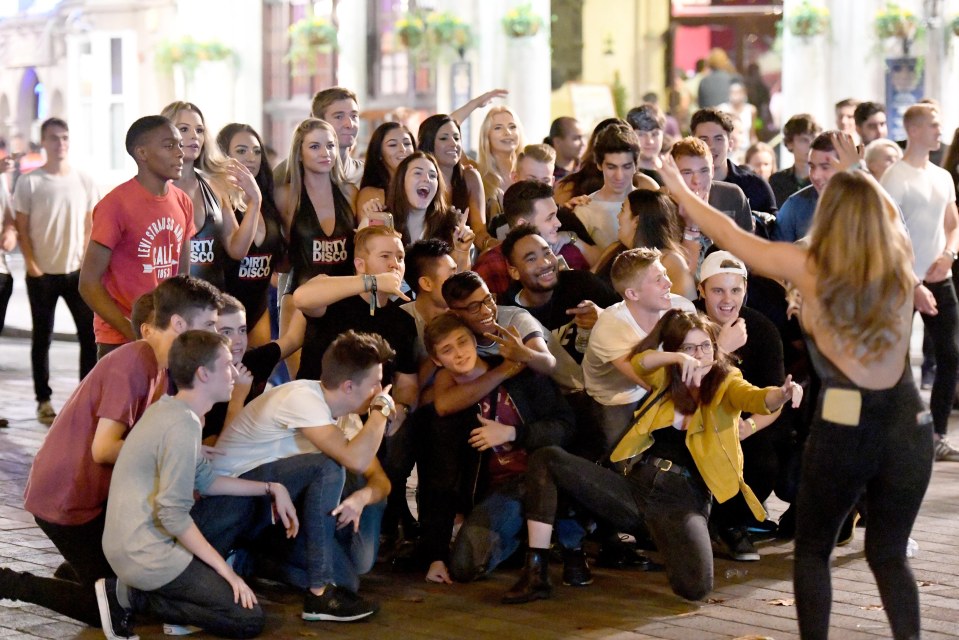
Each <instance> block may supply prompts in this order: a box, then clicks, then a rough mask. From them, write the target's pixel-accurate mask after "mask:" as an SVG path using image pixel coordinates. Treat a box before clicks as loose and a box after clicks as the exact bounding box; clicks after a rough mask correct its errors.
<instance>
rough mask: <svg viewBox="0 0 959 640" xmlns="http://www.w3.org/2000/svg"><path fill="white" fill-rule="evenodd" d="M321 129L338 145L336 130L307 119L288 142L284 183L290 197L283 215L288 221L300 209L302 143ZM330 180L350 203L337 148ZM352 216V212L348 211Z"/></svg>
mask: <svg viewBox="0 0 959 640" xmlns="http://www.w3.org/2000/svg"><path fill="white" fill-rule="evenodd" d="M317 129H323V130H324V131H326V132H327V133H329V134H330V135H332V136H333V142H334V143H335V144H338V143H337V142H336V141H337V137H336V129H334V128H333V125H331V124H330V123H329V122H327V121H326V120H320V119H319V118H307V119H306V120H304V121H303V122H301V123H300V124H299V125H297V127H296V129H295V130H294V131H293V140H292V141H291V142H290V155H289V158H288V159H287V161H286V182H287V184H289V185H290V195H289V197H288V198H287V205H286V209H287V210H286V211H284V212H283V213H284V214H285V215H286V216H287V219H288V220H292V219H293V216H294V215H295V214H296V210H297V209H299V208H300V195H301V194H302V192H303V141H304V140H305V139H306V136H307V134H308V133H310V132H311V131H316V130H317ZM330 180H331V181H332V182H333V186H334V187H336V188H337V189H339V190H340V193H341V194H342V195H343V196H344V200H345V201H346V203H347V205H349V202H350V196H349V192H348V191H347V184H348V183H347V182H346V175H345V174H344V173H343V161H342V159H340V151H339V146H337V148H336V153H334V154H333V168H332V170H331V171H330ZM350 213H351V214H352V213H353V212H352V210H351V211H350Z"/></svg>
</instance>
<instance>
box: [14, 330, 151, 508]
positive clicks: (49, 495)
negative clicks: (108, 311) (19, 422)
mask: <svg viewBox="0 0 959 640" xmlns="http://www.w3.org/2000/svg"><path fill="white" fill-rule="evenodd" d="M165 383H166V374H165V370H164V371H161V370H160V366H159V364H158V363H157V359H156V356H155V355H154V353H153V349H152V348H151V347H150V345H149V344H147V343H146V342H145V341H143V340H138V341H136V342H131V343H130V344H125V345H123V346H122V347H120V348H119V349H117V350H116V351H113V352H111V353H109V354H107V356H106V357H104V358H103V359H102V360H100V361H99V362H98V363H97V366H95V367H94V368H93V370H92V371H90V373H89V374H87V376H86V377H85V378H84V379H83V381H82V382H81V383H80V386H79V387H77V389H76V391H74V392H73V395H71V396H70V399H69V400H67V404H66V405H65V406H64V407H63V409H62V410H61V411H60V413H59V414H58V415H57V418H56V420H54V422H53V425H52V426H51V427H50V431H49V432H48V433H47V437H46V439H45V440H44V441H43V445H41V447H40V451H38V452H37V456H36V458H34V460H33V467H32V468H31V469H30V477H29V478H27V488H26V492H25V496H24V508H25V509H26V510H27V511H29V512H30V513H32V514H33V515H35V516H37V517H39V518H42V519H43V520H46V521H47V522H53V523H55V524H60V525H65V526H69V525H80V524H85V523H87V522H90V521H91V520H93V519H94V518H96V517H97V516H98V515H100V513H101V512H102V511H103V509H104V508H105V507H106V502H107V494H108V492H109V490H110V477H111V476H112V475H113V465H110V464H99V463H97V462H94V461H93V453H92V452H91V449H90V447H91V446H92V444H93V434H94V433H96V430H97V422H98V421H99V420H100V418H107V419H109V420H116V421H117V422H122V423H123V424H125V425H128V426H129V427H132V426H133V425H134V423H136V421H137V420H139V419H140V416H142V415H143V412H144V411H146V408H147V407H148V406H149V405H150V404H151V403H152V402H153V399H154V396H156V395H158V390H163V389H165V388H166V384H165Z"/></svg>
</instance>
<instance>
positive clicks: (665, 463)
mask: <svg viewBox="0 0 959 640" xmlns="http://www.w3.org/2000/svg"><path fill="white" fill-rule="evenodd" d="M656 468H657V469H659V470H660V471H669V470H670V469H672V468H673V461H672V460H663V459H662V458H660V459H659V461H658V462H657V463H656Z"/></svg>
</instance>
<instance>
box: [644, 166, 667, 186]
mask: <svg viewBox="0 0 959 640" xmlns="http://www.w3.org/2000/svg"><path fill="white" fill-rule="evenodd" d="M639 172H640V173H641V174H643V175H644V176H649V177H650V178H652V179H653V180H655V181H656V184H658V185H659V186H661V187H662V186H665V185H666V183H665V182H663V176H661V175H659V171H657V170H656V169H643V168H642V167H640V169H639Z"/></svg>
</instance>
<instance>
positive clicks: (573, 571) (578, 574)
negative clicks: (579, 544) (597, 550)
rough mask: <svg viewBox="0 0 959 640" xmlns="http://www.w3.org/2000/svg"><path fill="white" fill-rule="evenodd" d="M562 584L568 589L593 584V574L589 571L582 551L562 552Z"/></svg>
mask: <svg viewBox="0 0 959 640" xmlns="http://www.w3.org/2000/svg"><path fill="white" fill-rule="evenodd" d="M563 584H565V585H566V586H568V587H585V586H586V585H590V584H593V572H592V571H590V569H589V562H588V561H587V560H586V552H585V551H583V550H582V549H572V550H569V549H564V550H563Z"/></svg>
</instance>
